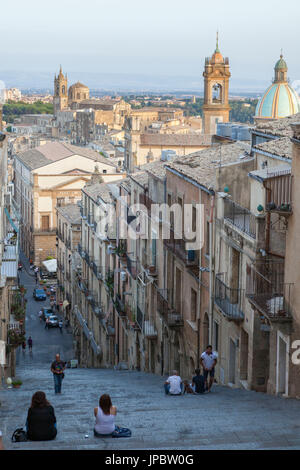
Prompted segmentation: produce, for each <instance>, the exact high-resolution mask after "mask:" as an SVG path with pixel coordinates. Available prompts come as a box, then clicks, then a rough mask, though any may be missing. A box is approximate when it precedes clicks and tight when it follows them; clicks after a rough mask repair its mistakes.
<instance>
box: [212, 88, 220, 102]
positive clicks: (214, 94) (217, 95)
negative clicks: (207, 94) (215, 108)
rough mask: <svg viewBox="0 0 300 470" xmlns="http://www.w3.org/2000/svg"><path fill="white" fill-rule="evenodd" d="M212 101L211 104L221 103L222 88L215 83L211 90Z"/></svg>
mask: <svg viewBox="0 0 300 470" xmlns="http://www.w3.org/2000/svg"><path fill="white" fill-rule="evenodd" d="M212 101H213V103H221V102H222V86H221V85H220V83H215V84H214V85H213V89H212Z"/></svg>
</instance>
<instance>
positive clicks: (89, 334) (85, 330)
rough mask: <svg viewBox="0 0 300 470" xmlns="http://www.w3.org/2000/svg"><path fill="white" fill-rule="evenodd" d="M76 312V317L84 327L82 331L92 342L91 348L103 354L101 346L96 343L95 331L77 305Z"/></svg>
mask: <svg viewBox="0 0 300 470" xmlns="http://www.w3.org/2000/svg"><path fill="white" fill-rule="evenodd" d="M74 313H75V315H76V318H77V320H78V322H79V324H80V326H81V327H82V331H83V333H84V334H85V336H86V338H87V340H88V341H89V342H90V344H91V348H92V349H93V351H94V352H95V354H97V355H99V354H101V348H100V346H98V344H97V343H96V341H95V338H94V335H93V332H92V331H90V329H89V327H88V324H87V322H86V320H85V319H84V318H83V316H82V314H81V312H80V310H79V309H78V307H77V305H75V308H74Z"/></svg>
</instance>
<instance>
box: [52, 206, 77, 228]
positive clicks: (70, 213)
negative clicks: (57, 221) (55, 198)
mask: <svg viewBox="0 0 300 470" xmlns="http://www.w3.org/2000/svg"><path fill="white" fill-rule="evenodd" d="M56 209H57V212H59V213H60V214H61V215H62V216H63V217H64V218H65V219H67V220H68V222H70V223H71V224H74V225H79V224H81V216H80V209H79V206H78V205H77V204H67V205H65V206H61V207H57V208H56Z"/></svg>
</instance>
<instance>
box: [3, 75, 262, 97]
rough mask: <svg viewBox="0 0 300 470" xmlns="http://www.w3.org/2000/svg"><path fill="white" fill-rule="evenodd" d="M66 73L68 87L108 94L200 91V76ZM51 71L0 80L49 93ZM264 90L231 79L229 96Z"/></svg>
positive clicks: (255, 82) (249, 82)
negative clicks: (80, 84)
mask: <svg viewBox="0 0 300 470" xmlns="http://www.w3.org/2000/svg"><path fill="white" fill-rule="evenodd" d="M66 72H68V81H69V84H72V83H75V82H76V81H78V80H80V81H81V82H83V83H84V84H85V85H87V86H88V87H89V88H92V89H96V90H106V91H107V90H109V91H115V92H116V91H119V92H120V91H124V92H130V91H132V92H134V91H155V92H176V91H177V92H190V93H192V92H194V93H200V92H202V91H203V79H202V75H201V74H200V73H199V76H188V75H187V76H174V75H172V76H165V75H162V76H158V75H153V76H150V75H142V74H140V75H138V74H132V75H131V74H124V73H123V74H122V73H120V74H116V73H114V74H110V73H103V74H99V73H88V72H69V71H68V70H66ZM54 74H55V70H54V71H50V72H49V73H48V72H26V71H19V70H18V71H3V70H2V71H1V72H0V80H3V81H4V83H5V86H6V88H11V87H16V88H20V89H23V90H24V89H43V90H47V91H48V92H50V93H52V90H53V78H54ZM267 86H268V83H267V82H266V81H262V80H238V79H234V78H233V79H231V82H230V92H231V93H241V92H250V93H251V92H252V93H262V92H263V91H264V90H265V89H266V88H267Z"/></svg>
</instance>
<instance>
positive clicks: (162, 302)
mask: <svg viewBox="0 0 300 470" xmlns="http://www.w3.org/2000/svg"><path fill="white" fill-rule="evenodd" d="M172 299H173V294H172V291H171V290H169V289H158V290H157V310H158V313H159V314H160V315H161V317H162V318H163V320H164V321H165V323H166V324H167V325H168V326H169V327H170V328H177V327H183V326H184V319H183V316H182V315H181V313H179V312H177V311H176V309H175V308H173V307H172V304H173V303H172Z"/></svg>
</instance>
